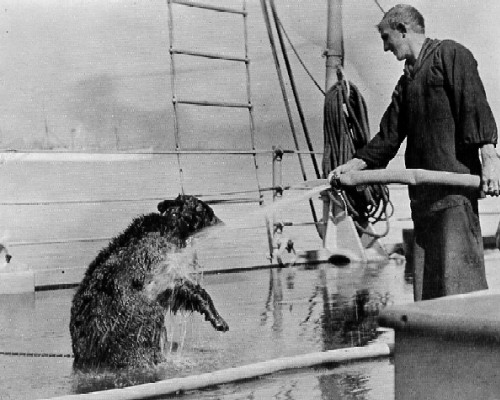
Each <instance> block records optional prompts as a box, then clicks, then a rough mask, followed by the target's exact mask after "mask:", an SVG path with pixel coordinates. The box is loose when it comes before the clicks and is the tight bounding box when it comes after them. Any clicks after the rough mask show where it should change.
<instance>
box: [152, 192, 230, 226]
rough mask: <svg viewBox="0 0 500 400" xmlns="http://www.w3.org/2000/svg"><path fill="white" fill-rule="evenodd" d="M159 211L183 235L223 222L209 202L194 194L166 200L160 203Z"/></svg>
mask: <svg viewBox="0 0 500 400" xmlns="http://www.w3.org/2000/svg"><path fill="white" fill-rule="evenodd" d="M158 211H159V212H160V214H161V215H162V216H164V217H167V218H168V221H169V224H171V225H172V226H175V227H176V228H177V229H178V232H179V233H180V234H181V235H182V236H188V235H191V234H193V233H194V232H197V231H199V230H201V229H203V228H207V227H209V226H213V225H217V224H221V223H222V221H221V220H220V219H219V218H217V217H216V216H215V213H214V211H213V210H212V208H211V207H210V206H209V205H208V204H206V203H204V202H203V201H201V200H199V199H197V198H196V197H194V196H187V195H179V196H177V198H176V199H174V200H164V201H162V202H160V203H158Z"/></svg>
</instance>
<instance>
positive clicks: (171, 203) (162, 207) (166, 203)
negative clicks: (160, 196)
mask: <svg viewBox="0 0 500 400" xmlns="http://www.w3.org/2000/svg"><path fill="white" fill-rule="evenodd" d="M177 205H178V201H177V200H163V201H161V202H159V203H158V206H157V208H158V211H159V212H160V214H163V213H164V212H165V211H167V210H168V209H169V208H171V207H175V206H177Z"/></svg>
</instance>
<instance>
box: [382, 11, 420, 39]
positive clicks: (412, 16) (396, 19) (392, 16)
mask: <svg viewBox="0 0 500 400" xmlns="http://www.w3.org/2000/svg"><path fill="white" fill-rule="evenodd" d="M399 24H405V25H407V26H408V27H409V28H410V29H411V30H412V31H414V32H417V33H425V22H424V17H423V16H422V14H420V12H419V11H418V10H417V9H416V8H415V7H412V6H410V5H408V4H398V5H396V6H394V7H392V8H391V9H390V10H389V11H387V12H386V13H385V14H384V17H383V18H382V21H380V23H379V24H378V25H377V29H378V30H379V31H380V30H381V29H382V27H384V26H389V28H391V29H397V28H398V26H399Z"/></svg>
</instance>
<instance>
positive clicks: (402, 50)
mask: <svg viewBox="0 0 500 400" xmlns="http://www.w3.org/2000/svg"><path fill="white" fill-rule="evenodd" d="M380 37H381V38H382V42H383V43H384V51H391V52H392V53H393V54H394V56H395V57H396V58H397V59H398V60H399V61H402V60H405V59H406V58H407V56H408V54H407V53H408V51H407V50H408V45H407V43H406V40H405V39H404V38H403V34H402V33H401V32H400V31H398V30H397V29H392V28H390V27H389V26H388V25H384V26H382V27H381V28H380Z"/></svg>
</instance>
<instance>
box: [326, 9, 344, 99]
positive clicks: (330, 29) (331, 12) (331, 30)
mask: <svg viewBox="0 0 500 400" xmlns="http://www.w3.org/2000/svg"><path fill="white" fill-rule="evenodd" d="M327 15H328V21H327V32H326V51H325V56H326V83H325V92H326V91H328V89H330V88H331V87H332V86H333V85H334V84H335V82H336V81H337V69H338V67H342V66H343V65H344V35H343V31H342V0H328V11H327Z"/></svg>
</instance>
